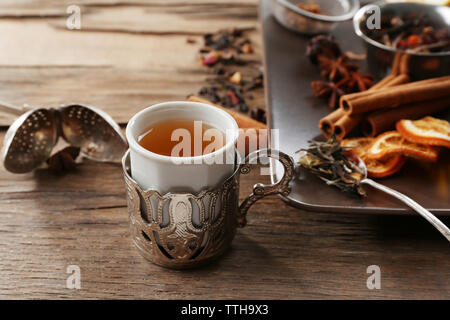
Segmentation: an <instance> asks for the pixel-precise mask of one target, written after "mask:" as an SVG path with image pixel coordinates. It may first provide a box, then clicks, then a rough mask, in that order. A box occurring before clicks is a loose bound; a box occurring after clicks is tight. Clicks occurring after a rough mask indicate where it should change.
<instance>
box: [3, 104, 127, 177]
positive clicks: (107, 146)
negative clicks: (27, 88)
mask: <svg viewBox="0 0 450 320" xmlns="http://www.w3.org/2000/svg"><path fill="white" fill-rule="evenodd" d="M0 109H2V110H6V111H7V112H10V113H15V114H22V115H21V116H20V117H19V118H18V119H17V120H15V121H14V123H13V124H12V125H11V126H10V127H9V129H8V131H7V132H6V135H5V139H4V142H3V148H2V159H3V165H4V166H5V168H6V169H7V170H8V171H11V172H14V173H25V172H29V171H32V170H33V169H35V168H37V167H38V166H40V165H41V164H42V163H43V162H44V161H46V160H47V159H48V158H49V157H50V155H51V152H52V150H53V147H54V146H55V145H56V142H57V141H58V138H59V137H60V136H61V137H62V138H63V139H64V140H66V141H67V142H68V143H69V144H70V145H72V146H75V147H79V148H80V149H81V154H82V155H83V156H85V157H87V158H89V159H92V160H95V161H104V162H116V161H117V162H118V161H120V160H121V157H122V155H123V154H124V152H125V151H126V149H127V143H126V140H125V137H124V135H123V134H122V132H121V130H120V127H119V126H118V124H117V123H116V122H115V121H114V120H113V119H112V118H111V117H110V116H109V115H108V114H106V113H105V112H103V111H102V110H99V109H97V108H95V107H92V106H87V105H82V104H75V103H74V104H69V105H63V106H61V107H59V108H57V109H53V108H51V109H42V108H34V109H31V110H27V109H26V108H20V107H16V106H13V105H10V104H8V103H2V102H0Z"/></svg>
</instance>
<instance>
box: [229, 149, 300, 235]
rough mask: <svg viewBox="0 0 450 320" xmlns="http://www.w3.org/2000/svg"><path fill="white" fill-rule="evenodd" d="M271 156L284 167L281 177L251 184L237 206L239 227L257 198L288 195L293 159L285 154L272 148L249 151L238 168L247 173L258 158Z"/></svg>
mask: <svg viewBox="0 0 450 320" xmlns="http://www.w3.org/2000/svg"><path fill="white" fill-rule="evenodd" d="M266 157H269V158H273V159H276V160H278V161H279V162H280V163H281V164H282V165H283V167H284V175H283V177H282V178H281V179H280V180H279V181H278V182H277V183H275V184H271V185H264V184H262V183H257V184H255V185H254V186H253V193H252V194H250V195H249V196H248V197H247V198H245V199H244V201H243V202H242V203H241V205H240V206H239V215H238V223H239V227H241V228H242V227H244V226H245V225H246V224H247V212H248V209H250V207H251V206H252V205H253V204H254V203H255V202H256V201H258V200H260V199H262V198H264V197H266V196H269V195H273V194H281V195H284V196H287V195H289V193H290V192H291V188H290V187H289V183H290V182H291V180H292V177H293V176H294V161H293V160H292V158H291V157H290V156H288V155H287V154H285V153H283V152H281V151H278V150H273V149H261V150H257V151H255V152H252V153H250V154H249V155H248V156H247V157H246V158H245V162H244V164H243V165H242V166H241V168H240V173H241V174H247V173H249V172H250V170H251V165H252V164H256V163H258V160H259V159H260V158H266Z"/></svg>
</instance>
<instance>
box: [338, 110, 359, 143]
mask: <svg viewBox="0 0 450 320" xmlns="http://www.w3.org/2000/svg"><path fill="white" fill-rule="evenodd" d="M361 120H362V115H355V116H350V115H347V114H346V115H344V116H343V117H341V118H340V119H339V120H338V121H337V122H336V123H335V124H334V134H335V135H336V139H338V140H342V139H343V138H345V136H346V135H347V134H348V133H349V132H350V131H352V130H353V129H354V128H355V127H356V126H357V125H358V124H359V123H360V122H361Z"/></svg>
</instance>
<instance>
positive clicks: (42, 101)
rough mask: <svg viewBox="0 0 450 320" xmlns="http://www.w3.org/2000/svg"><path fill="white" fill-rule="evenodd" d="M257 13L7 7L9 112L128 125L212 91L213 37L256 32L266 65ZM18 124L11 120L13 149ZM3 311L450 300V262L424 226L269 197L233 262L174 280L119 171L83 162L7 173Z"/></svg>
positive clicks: (231, 6) (112, 0) (224, 8)
mask: <svg viewBox="0 0 450 320" xmlns="http://www.w3.org/2000/svg"><path fill="white" fill-rule="evenodd" d="M70 4H78V5H80V7H81V10H82V29H81V30H79V31H71V30H68V29H66V28H65V21H66V19H67V16H68V14H67V13H66V8H67V6H68V5H70ZM257 14H258V3H257V1H256V0H208V1H202V0H187V1H182V2H181V1H178V0H148V1H144V0H120V1H116V0H78V1H72V0H21V1H17V0H3V1H1V3H0V49H1V50H0V84H1V85H0V100H4V101H7V102H9V103H13V104H17V105H21V104H23V103H28V104H31V105H39V106H48V107H51V106H57V105H58V104H60V103H67V102H70V101H79V102H84V103H89V104H92V105H95V106H97V107H100V108H102V109H104V110H105V111H106V112H108V113H110V114H111V115H112V117H113V118H114V119H115V120H117V121H118V122H119V123H121V124H122V125H124V124H126V121H127V120H128V119H129V118H130V117H131V116H132V115H133V114H134V113H135V112H136V111H138V110H140V109H141V108H142V107H143V106H146V105H150V104H153V103H156V102H162V101H169V100H179V99H185V97H186V96H187V95H188V94H191V93H195V92H197V90H198V89H199V88H200V87H201V86H202V84H204V81H205V79H206V78H207V77H208V75H209V71H208V70H205V69H204V68H202V67H201V66H200V65H199V63H198V61H197V50H198V48H199V46H200V42H201V34H203V33H204V32H206V31H208V32H211V31H215V30H219V29H223V28H227V27H236V26H240V27H256V30H255V31H254V32H252V35H251V37H252V40H253V42H254V44H255V45H254V46H255V51H256V52H255V54H254V56H253V59H255V60H257V61H261V57H260V52H261V44H260V43H261V40H260V36H259V35H260V33H259V30H258V21H257ZM187 37H192V38H194V39H197V41H198V43H197V44H189V43H187V41H186V38H187ZM257 98H258V99H260V101H263V95H262V92H261V93H260V94H259V96H258V97H257ZM13 119H14V117H11V116H8V115H6V114H2V115H1V116H0V125H2V131H1V133H0V135H1V139H2V140H3V136H4V133H5V131H6V128H7V126H8V125H9V124H10V123H11V121H12V120H13ZM258 172H259V171H258V170H255V171H254V172H253V173H252V174H250V175H249V176H247V177H245V178H243V179H242V187H241V190H242V193H241V197H242V198H243V197H244V196H245V195H246V194H247V193H248V192H249V191H250V190H251V186H252V185H253V184H254V183H256V182H259V181H266V182H267V177H260V176H259V175H258ZM443 220H444V222H446V223H447V224H450V219H449V218H448V217H447V218H445V219H443ZM69 265H77V266H79V267H80V270H81V289H80V290H76V289H68V288H67V287H66V280H67V278H68V277H69V274H68V273H67V272H66V271H67V267H68V266H69ZM370 265H377V266H379V267H380V270H381V289H379V290H378V289H374V290H369V289H368V288H367V285H366V281H367V278H368V277H369V276H370V274H368V273H367V267H368V266H370ZM0 298H4V299H19V298H27V299H42V298H70V299H78V298H82V299H93V298H100V299H105V298H106V299H108V298H114V299H115V298H125V299H128V298H137V299H245V298H248V299H266V298H267V299H316V298H318V299H338V298H344V299H349V298H363V299H379V298H394V299H403V298H412V299H417V298H426V299H448V298H450V250H449V245H448V243H447V242H446V241H445V239H444V238H443V237H442V236H441V235H440V234H439V233H438V232H436V231H435V230H434V229H433V228H432V227H431V226H429V225H428V224H427V223H426V222H425V221H424V220H423V219H422V218H420V217H417V216H380V215H350V214H329V213H312V212H306V211H301V210H298V209H294V208H291V207H289V206H287V205H285V204H284V203H283V202H282V201H281V200H280V199H279V198H277V197H270V198H267V199H264V200H262V201H260V202H259V203H257V204H256V205H255V206H254V207H253V208H252V209H251V211H250V214H249V224H248V226H247V227H246V228H245V229H241V230H239V231H238V234H237V236H236V238H235V240H234V243H233V247H232V250H231V251H229V252H228V253H227V254H226V255H225V256H224V257H223V258H222V259H220V260H219V261H217V262H216V263H213V264H211V265H209V266H205V267H203V268H201V269H196V270H190V271H173V270H167V269H163V268H160V267H158V266H155V265H152V264H150V263H148V262H147V261H146V260H144V258H142V257H141V256H140V255H139V253H138V252H137V251H136V250H135V249H134V247H133V244H132V241H131V238H130V235H129V232H128V222H127V210H126V201H125V190H124V182H123V177H122V172H121V168H120V166H119V165H114V164H100V163H94V162H90V161H83V163H82V164H80V165H79V167H78V169H77V171H75V172H72V173H68V174H65V175H63V176H57V175H54V174H52V173H50V172H49V171H48V170H46V169H45V168H43V169H38V170H36V171H35V172H33V173H29V174H24V175H14V174H11V173H9V172H7V171H6V170H5V169H4V168H1V169H0Z"/></svg>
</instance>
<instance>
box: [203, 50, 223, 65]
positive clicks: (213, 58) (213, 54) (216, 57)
mask: <svg viewBox="0 0 450 320" xmlns="http://www.w3.org/2000/svg"><path fill="white" fill-rule="evenodd" d="M219 61H220V53H219V52H217V51H214V50H213V51H210V52H209V53H208V54H207V55H206V56H204V57H203V60H202V63H203V65H204V66H208V67H212V66H213V65H215V64H216V63H217V62H219Z"/></svg>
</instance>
